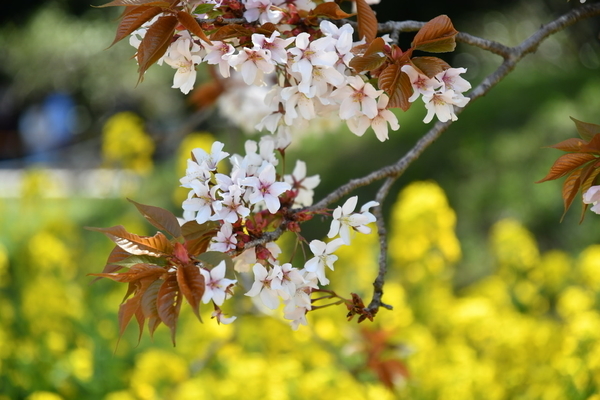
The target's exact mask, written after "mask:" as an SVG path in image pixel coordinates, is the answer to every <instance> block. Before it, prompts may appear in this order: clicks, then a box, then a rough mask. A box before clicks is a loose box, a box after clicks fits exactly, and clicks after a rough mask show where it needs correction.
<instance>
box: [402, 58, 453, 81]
mask: <svg viewBox="0 0 600 400" xmlns="http://www.w3.org/2000/svg"><path fill="white" fill-rule="evenodd" d="M411 61H412V63H413V64H414V66H415V67H417V68H418V69H420V70H421V72H423V73H424V74H425V75H427V76H428V77H429V78H433V77H434V76H435V75H437V74H439V73H440V72H443V71H445V70H447V69H448V68H450V64H448V63H447V62H446V61H444V60H442V59H441V58H437V57H414V58H412V59H411Z"/></svg>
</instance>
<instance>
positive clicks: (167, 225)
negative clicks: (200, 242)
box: [127, 199, 181, 238]
mask: <svg viewBox="0 0 600 400" xmlns="http://www.w3.org/2000/svg"><path fill="white" fill-rule="evenodd" d="M127 200H129V202H131V203H133V205H135V207H136V208H137V209H138V211H139V212H140V214H142V215H143V216H144V218H146V219H147V220H148V222H150V223H151V224H152V225H154V226H155V227H156V228H158V229H162V230H163V231H165V232H168V233H169V234H171V236H173V237H174V238H178V237H180V236H181V226H180V225H179V221H178V220H177V217H176V216H175V215H174V214H173V213H172V212H171V211H169V210H165V209H164V208H160V207H155V206H148V205H145V204H140V203H137V202H135V201H133V200H131V199H127Z"/></svg>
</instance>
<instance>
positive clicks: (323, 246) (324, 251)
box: [304, 238, 344, 285]
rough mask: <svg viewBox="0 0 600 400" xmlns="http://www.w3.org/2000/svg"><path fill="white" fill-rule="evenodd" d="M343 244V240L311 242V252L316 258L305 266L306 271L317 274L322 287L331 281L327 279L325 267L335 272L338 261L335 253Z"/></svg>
mask: <svg viewBox="0 0 600 400" xmlns="http://www.w3.org/2000/svg"><path fill="white" fill-rule="evenodd" d="M343 244H344V241H343V239H341V238H337V239H334V240H332V241H331V242H329V243H325V242H322V241H320V240H313V241H311V242H310V244H309V246H310V250H311V251H312V252H313V254H314V255H315V256H314V257H313V258H311V259H310V260H308V261H307V262H306V264H304V269H306V270H307V271H309V272H314V273H315V274H317V278H318V279H319V283H321V285H327V284H329V279H327V278H326V277H325V267H326V266H327V267H329V269H330V270H332V271H333V263H334V262H336V261H337V259H338V257H337V256H336V255H334V254H333V252H335V251H336V250H337V249H338V248H339V247H340V246H341V245H343Z"/></svg>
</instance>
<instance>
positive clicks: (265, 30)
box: [254, 22, 277, 37]
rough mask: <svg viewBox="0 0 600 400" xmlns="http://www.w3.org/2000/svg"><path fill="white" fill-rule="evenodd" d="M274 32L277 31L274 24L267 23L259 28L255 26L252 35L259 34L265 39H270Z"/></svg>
mask: <svg viewBox="0 0 600 400" xmlns="http://www.w3.org/2000/svg"><path fill="white" fill-rule="evenodd" d="M276 30H277V26H275V24H272V23H270V22H267V23H266V24H262V25H260V26H257V27H256V28H255V31H254V33H260V34H262V35H265V36H267V37H271V35H272V34H273V32H275V31H276Z"/></svg>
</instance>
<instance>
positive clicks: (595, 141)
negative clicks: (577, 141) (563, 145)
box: [580, 134, 600, 154]
mask: <svg viewBox="0 0 600 400" xmlns="http://www.w3.org/2000/svg"><path fill="white" fill-rule="evenodd" d="M580 151H581V152H586V153H595V154H600V134H596V135H594V136H593V137H592V139H591V140H590V141H589V142H587V143H585V144H584V145H583V146H581V150H580Z"/></svg>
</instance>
